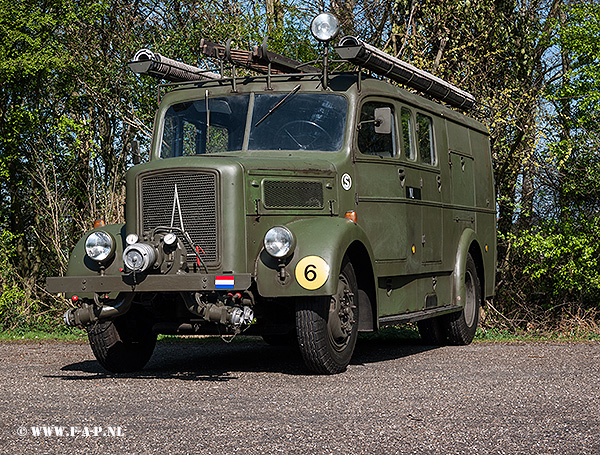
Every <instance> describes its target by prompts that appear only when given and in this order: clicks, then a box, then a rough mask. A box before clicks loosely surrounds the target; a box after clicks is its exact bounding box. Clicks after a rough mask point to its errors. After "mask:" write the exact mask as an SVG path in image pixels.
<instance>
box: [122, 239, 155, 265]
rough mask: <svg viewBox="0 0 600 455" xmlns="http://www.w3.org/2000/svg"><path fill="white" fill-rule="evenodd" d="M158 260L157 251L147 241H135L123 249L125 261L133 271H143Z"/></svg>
mask: <svg viewBox="0 0 600 455" xmlns="http://www.w3.org/2000/svg"><path fill="white" fill-rule="evenodd" d="M154 262H156V251H155V250H154V248H153V247H152V246H150V245H148V244H147V243H134V244H133V245H129V246H128V247H127V248H125V251H123V263H124V264H125V267H127V269H129V270H131V271H132V272H143V271H144V270H147V269H148V268H149V267H150V266H152V265H153V264H154Z"/></svg>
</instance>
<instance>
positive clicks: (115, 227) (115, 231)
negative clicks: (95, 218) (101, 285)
mask: <svg viewBox="0 0 600 455" xmlns="http://www.w3.org/2000/svg"><path fill="white" fill-rule="evenodd" d="M94 231H105V232H108V233H109V234H110V235H112V237H113V239H114V240H115V253H114V256H113V257H112V259H111V261H110V262H109V263H107V264H106V268H105V271H104V273H105V274H106V275H121V272H120V271H119V269H120V268H121V267H123V260H122V257H123V245H124V243H125V237H126V235H127V234H126V233H125V225H124V224H109V225H106V226H102V227H99V228H95V229H92V230H90V231H88V232H86V233H85V235H84V236H83V237H81V239H79V241H78V242H77V244H76V245H75V248H73V251H72V252H71V256H70V257H69V265H68V267H67V272H66V273H65V276H98V275H99V272H100V267H99V265H98V263H97V262H95V261H92V260H91V259H90V258H89V257H88V256H87V254H86V253H85V240H86V239H87V236H88V235H89V234H90V233H91V232H94ZM50 280H54V282H55V283H59V287H60V282H61V280H62V279H61V278H60V277H52V278H47V280H46V282H47V283H48V282H49V281H50ZM60 292H62V291H60ZM116 295H117V294H116V293H111V297H112V298H116ZM66 296H67V297H69V298H70V297H72V296H73V294H72V293H66ZM77 296H78V297H80V298H92V297H93V294H92V293H89V292H88V293H86V292H83V291H82V292H79V293H78V294H77Z"/></svg>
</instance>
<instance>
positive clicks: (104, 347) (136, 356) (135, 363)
mask: <svg viewBox="0 0 600 455" xmlns="http://www.w3.org/2000/svg"><path fill="white" fill-rule="evenodd" d="M87 332H88V340H89V342H90V346H91V347H92V352H93V353H94V356H95V357H96V359H97V360H98V362H99V363H100V365H102V366H103V367H104V368H106V369H107V370H108V371H110V372H111V373H128V372H133V371H139V370H141V369H142V368H144V366H145V365H146V363H148V360H150V357H151V356H152V353H153V352H154V346H155V345H156V334H154V333H153V332H152V319H151V318H150V316H149V315H148V314H147V313H146V312H145V311H144V310H141V309H140V310H137V309H136V308H135V307H132V308H131V309H130V310H129V311H128V312H127V313H126V314H124V315H123V316H119V317H118V318H116V319H114V320H110V321H105V322H100V323H97V324H94V325H91V326H89V327H88V328H87Z"/></svg>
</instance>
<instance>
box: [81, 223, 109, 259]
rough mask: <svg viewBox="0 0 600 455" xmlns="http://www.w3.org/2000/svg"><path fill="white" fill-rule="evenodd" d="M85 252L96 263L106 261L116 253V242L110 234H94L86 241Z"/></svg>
mask: <svg viewBox="0 0 600 455" xmlns="http://www.w3.org/2000/svg"><path fill="white" fill-rule="evenodd" d="M85 252H86V254H87V255H88V256H89V257H90V258H91V259H93V260H94V261H97V262H102V261H106V260H107V259H110V258H111V257H112V255H113V253H114V252H115V241H114V240H113V238H112V236H111V235H110V234H109V233H108V232H104V231H96V232H92V233H91V234H90V235H88V238H87V239H86V240H85Z"/></svg>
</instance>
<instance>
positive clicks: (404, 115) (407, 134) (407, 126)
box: [400, 107, 416, 160]
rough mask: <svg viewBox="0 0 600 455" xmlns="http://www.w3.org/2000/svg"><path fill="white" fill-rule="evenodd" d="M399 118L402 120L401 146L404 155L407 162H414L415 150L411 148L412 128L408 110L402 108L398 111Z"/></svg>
mask: <svg viewBox="0 0 600 455" xmlns="http://www.w3.org/2000/svg"><path fill="white" fill-rule="evenodd" d="M400 117H401V120H402V145H403V148H404V155H405V156H406V157H407V158H408V159H409V160H414V159H415V158H416V157H415V148H414V146H413V144H414V142H413V136H414V134H413V126H412V121H411V119H410V118H411V113H410V110H409V109H407V108H405V107H403V108H402V110H401V111H400Z"/></svg>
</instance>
